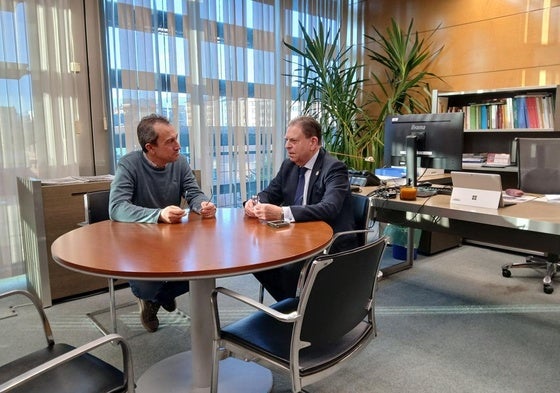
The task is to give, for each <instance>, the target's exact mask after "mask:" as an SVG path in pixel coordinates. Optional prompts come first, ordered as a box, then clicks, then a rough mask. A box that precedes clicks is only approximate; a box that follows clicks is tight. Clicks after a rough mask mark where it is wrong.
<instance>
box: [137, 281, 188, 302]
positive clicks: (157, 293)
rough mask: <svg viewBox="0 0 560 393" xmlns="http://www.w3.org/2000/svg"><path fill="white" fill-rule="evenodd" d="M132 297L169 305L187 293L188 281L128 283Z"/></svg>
mask: <svg viewBox="0 0 560 393" xmlns="http://www.w3.org/2000/svg"><path fill="white" fill-rule="evenodd" d="M129 284H130V289H131V291H132V293H133V294H134V296H136V297H137V298H140V299H142V300H148V301H150V302H155V303H159V304H169V303H171V302H172V301H173V300H175V298H176V297H177V296H180V295H182V294H183V293H186V292H188V291H189V282H188V281H143V280H131V281H129Z"/></svg>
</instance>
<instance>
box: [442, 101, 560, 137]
mask: <svg viewBox="0 0 560 393" xmlns="http://www.w3.org/2000/svg"><path fill="white" fill-rule="evenodd" d="M447 111H448V112H461V111H462V112H464V113H465V130H498V129H521V128H525V129H527V128H529V129H554V97H553V96H552V95H551V94H545V93H543V94H540V93H539V94H527V95H517V96H514V97H506V98H500V99H491V100H485V101H484V102H478V103H472V104H468V105H464V106H450V107H448V109H447Z"/></svg>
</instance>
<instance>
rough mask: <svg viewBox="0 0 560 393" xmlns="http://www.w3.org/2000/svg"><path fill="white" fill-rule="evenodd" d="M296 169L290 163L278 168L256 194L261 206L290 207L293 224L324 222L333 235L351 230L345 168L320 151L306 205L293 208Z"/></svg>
mask: <svg viewBox="0 0 560 393" xmlns="http://www.w3.org/2000/svg"><path fill="white" fill-rule="evenodd" d="M297 181H298V167H297V165H295V164H294V163H293V162H292V161H291V160H290V159H286V160H285V161H284V162H283V163H282V165H281V166H280V170H279V171H278V174H277V175H276V177H275V178H274V179H272V181H271V182H270V184H269V185H268V187H267V188H265V189H264V190H263V191H261V192H260V193H259V199H260V201H261V202H263V203H272V204H274V205H278V206H290V208H291V210H292V214H293V215H294V219H295V220H296V221H318V220H321V221H325V222H327V223H328V224H329V225H330V226H331V227H332V228H333V231H334V232H342V231H350V230H352V229H354V215H353V210H352V193H351V191H350V183H349V181H348V169H347V168H346V165H345V164H344V163H343V162H341V161H339V160H337V159H336V158H334V157H333V156H331V155H330V154H328V153H327V152H326V150H325V149H324V148H321V150H320V151H319V155H318V156H317V160H316V161H315V165H314V166H313V170H312V172H311V177H310V178H309V185H308V188H307V205H305V206H294V205H293V203H294V196H295V192H296V186H297Z"/></svg>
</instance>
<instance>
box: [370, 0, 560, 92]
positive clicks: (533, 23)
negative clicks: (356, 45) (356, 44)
mask: <svg viewBox="0 0 560 393" xmlns="http://www.w3.org/2000/svg"><path fill="white" fill-rule="evenodd" d="M366 8H367V10H366V18H365V20H367V21H370V26H371V25H375V26H376V27H377V28H378V29H381V30H385V28H386V26H387V25H388V24H389V22H390V20H391V17H394V18H395V19H396V20H397V21H398V22H399V24H400V25H401V26H402V27H406V26H408V23H409V22H410V19H411V18H412V17H414V27H415V30H418V31H419V32H421V33H429V32H430V31H431V30H433V28H435V27H436V26H438V24H440V29H439V31H437V32H436V33H435V35H434V36H433V41H434V43H435V44H443V45H444V50H443V52H442V53H441V55H440V56H439V58H438V60H437V62H436V63H434V65H433V67H432V68H431V70H432V71H433V72H434V73H436V74H437V75H439V76H441V77H443V78H444V80H445V82H446V83H442V82H440V81H437V80H434V81H433V82H432V85H433V87H434V88H438V89H442V90H472V89H490V88H500V87H514V86H536V85H551V84H558V83H560V50H559V49H560V27H559V25H560V23H559V22H560V0H550V1H543V0H538V1H537V0H526V1H520V0H512V1H506V0H497V1H490V0H488V1H485V0H484V1H483V0H455V1H440V0H427V1H425V0H424V1H421V0H415V1H391V0H379V1H370V2H368V3H367V7H366ZM366 31H367V32H368V34H369V33H371V32H372V29H371V27H366ZM369 67H370V69H372V70H375V68H374V65H372V64H369Z"/></svg>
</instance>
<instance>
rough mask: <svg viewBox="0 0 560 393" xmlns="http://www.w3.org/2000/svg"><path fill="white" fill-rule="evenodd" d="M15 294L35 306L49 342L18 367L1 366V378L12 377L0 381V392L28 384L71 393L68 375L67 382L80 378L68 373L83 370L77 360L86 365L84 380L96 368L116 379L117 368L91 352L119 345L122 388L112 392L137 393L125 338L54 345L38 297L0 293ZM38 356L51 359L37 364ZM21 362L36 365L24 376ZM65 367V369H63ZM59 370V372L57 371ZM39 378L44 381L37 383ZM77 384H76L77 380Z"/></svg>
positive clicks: (23, 389)
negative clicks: (103, 347) (121, 362)
mask: <svg viewBox="0 0 560 393" xmlns="http://www.w3.org/2000/svg"><path fill="white" fill-rule="evenodd" d="M16 295H22V296H25V297H27V298H28V299H29V300H30V301H31V303H32V305H33V307H34V308H35V310H36V312H37V314H38V316H39V317H40V319H41V323H42V328H43V332H44V334H45V338H46V341H47V348H46V350H45V351H43V350H39V351H37V352H35V353H31V354H27V355H26V356H24V357H23V358H21V359H17V360H16V361H17V362H18V366H15V365H14V362H16V361H13V362H10V363H8V364H6V365H3V366H0V375H1V376H3V377H4V376H8V378H9V379H7V380H4V379H3V380H1V381H0V393H5V392H12V391H13V392H16V391H17V392H27V391H28V389H29V385H28V384H29V383H31V384H34V386H37V384H39V385H40V390H41V391H42V392H47V393H48V392H68V391H69V389H70V387H69V385H70V384H71V383H69V382H68V381H67V378H66V376H67V377H68V379H75V378H77V375H75V374H72V375H67V373H68V374H69V373H70V371H72V370H76V369H78V368H80V366H77V364H78V363H76V362H77V361H79V362H80V364H81V365H82V366H86V367H85V368H84V369H83V372H81V374H80V375H82V377H83V375H89V373H91V371H92V370H93V369H96V370H100V372H101V373H102V372H103V371H104V370H108V371H107V374H111V378H112V376H114V372H115V368H114V367H113V366H111V365H109V364H108V363H106V362H104V361H102V360H101V359H99V358H97V357H95V356H93V355H91V354H90V352H91V351H93V350H94V349H96V348H98V347H101V346H103V345H106V344H108V343H111V344H118V345H119V346H120V348H121V355H122V360H123V370H122V371H120V370H117V371H119V372H120V373H122V377H123V383H122V386H121V387H119V388H116V390H115V389H113V390H111V392H128V393H133V392H134V391H135V384H134V370H133V365H132V355H131V351H130V347H129V345H128V344H127V342H126V341H125V340H124V338H123V337H122V336H120V335H118V334H110V335H107V336H103V337H101V338H98V339H96V340H93V341H91V342H88V343H86V344H84V345H81V346H79V347H72V346H69V345H66V344H55V341H54V339H53V333H52V329H51V325H50V323H49V320H48V319H47V316H46V314H45V311H44V309H43V305H42V304H41V301H40V300H39V299H38V298H37V297H36V296H34V295H32V294H31V293H29V292H27V291H24V290H14V291H9V292H5V293H2V294H0V299H1V298H7V297H10V296H16ZM57 345H58V346H59V348H58V349H56V350H55V349H54V348H55V347H56V346H57ZM38 353H40V354H41V355H40V358H45V359H48V360H46V361H44V362H43V363H41V364H39V365H37V364H36V363H37V358H35V355H36V354H38ZM57 353H59V355H56V354H57ZM23 359H25V360H23ZM32 359H33V360H32ZM82 361H83V363H81V362H82ZM22 363H23V364H25V366H27V365H28V364H31V365H32V364H35V366H31V365H30V366H29V367H28V368H27V367H25V371H23V370H22V372H21V373H18V370H16V369H19V368H21V364H22ZM63 366H64V367H66V368H64V369H62V367H63ZM57 368H59V369H58V370H56V369H57ZM61 370H62V371H61ZM49 372H50V375H47V373H49ZM52 372H60V373H63V374H62V377H60V378H53V376H52ZM37 378H39V379H40V380H44V381H41V382H37V381H36V379H37ZM70 382H72V381H70ZM74 383H76V382H75V381H74ZM77 383H80V381H78V382H77ZM74 388H76V386H74ZM33 391H36V390H33ZM74 391H75V390H74ZM107 393H109V392H107Z"/></svg>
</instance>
